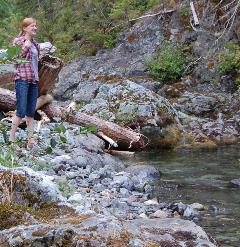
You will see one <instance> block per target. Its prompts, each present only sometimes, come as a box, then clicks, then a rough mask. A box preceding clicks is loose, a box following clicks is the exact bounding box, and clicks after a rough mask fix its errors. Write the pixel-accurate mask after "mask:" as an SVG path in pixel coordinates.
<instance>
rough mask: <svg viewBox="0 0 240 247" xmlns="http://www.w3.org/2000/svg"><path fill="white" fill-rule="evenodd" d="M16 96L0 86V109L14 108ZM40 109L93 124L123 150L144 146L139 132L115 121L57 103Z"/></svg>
mask: <svg viewBox="0 0 240 247" xmlns="http://www.w3.org/2000/svg"><path fill="white" fill-rule="evenodd" d="M15 103H16V98H15V94H14V93H13V92H12V91H10V90H8V89H3V88H0V109H1V110H4V111H12V110H15ZM42 111H43V112H44V113H45V114H46V115H47V116H48V117H49V118H50V119H52V118H54V117H58V118H61V119H62V121H67V122H69V123H72V124H77V125H81V126H89V125H91V126H92V125H94V126H97V128H98V131H99V132H100V133H101V132H102V133H104V135H106V136H108V137H110V138H111V139H112V140H113V141H114V142H116V143H117V145H118V147H119V148H120V149H123V150H128V149H131V150H135V149H141V148H144V147H145V145H146V139H145V137H144V136H142V135H141V134H139V133H136V132H134V131H133V130H131V129H128V128H124V127H121V126H119V125H117V124H115V123H112V122H108V121H105V120H102V119H99V118H97V117H93V116H89V115H87V114H84V113H82V112H75V111H73V112H69V111H67V110H66V109H65V108H63V107H59V106H58V105H57V103H50V104H47V105H45V106H43V107H42Z"/></svg>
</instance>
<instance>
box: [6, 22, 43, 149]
mask: <svg viewBox="0 0 240 247" xmlns="http://www.w3.org/2000/svg"><path fill="white" fill-rule="evenodd" d="M36 31H37V23H36V20H34V19H33V18H25V19H24V20H23V21H22V23H21V32H20V34H19V36H18V37H17V38H15V39H14V40H13V45H15V46H21V47H22V52H21V54H20V55H19V57H20V58H24V59H26V61H27V62H26V63H23V64H17V65H16V73H15V75H14V80H15V89H16V99H17V101H16V115H15V116H14V117H13V120H12V127H11V130H10V137H9V141H11V142H13V141H15V134H16V130H17V128H18V126H19V124H20V123H21V121H22V118H24V117H25V119H26V124H27V130H28V144H27V145H28V147H32V146H33V145H34V144H36V142H35V141H34V139H33V130H34V123H33V122H34V114H35V108H36V103H37V98H38V81H39V77H38V58H39V45H38V44H37V43H36V41H35V40H34V37H35V35H36Z"/></svg>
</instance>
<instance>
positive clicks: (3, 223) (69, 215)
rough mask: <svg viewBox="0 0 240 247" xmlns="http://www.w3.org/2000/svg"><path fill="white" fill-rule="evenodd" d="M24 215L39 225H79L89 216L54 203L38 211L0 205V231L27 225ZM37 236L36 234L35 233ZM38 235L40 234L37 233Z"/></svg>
mask: <svg viewBox="0 0 240 247" xmlns="http://www.w3.org/2000/svg"><path fill="white" fill-rule="evenodd" d="M26 213H29V214H30V215H32V216H33V217H34V218H35V219H36V220H37V221H38V222H39V223H48V224H54V223H57V222H58V223H61V224H80V223H81V222H82V221H83V220H85V219H87V218H88V217H89V216H86V215H84V216H80V215H78V214H76V213H75V210H74V209H71V208H67V207H63V208H62V207H59V206H58V205H57V204H56V203H46V204H43V205H42V206H41V208H40V209H39V210H34V209H32V208H30V207H25V206H23V205H18V204H14V203H1V204H0V230H4V229H9V228H11V227H14V226H18V225H22V224H24V225H29V224H30V222H28V221H27V220H26V217H25V216H26ZM36 234H37V233H36ZM38 234H40V233H38Z"/></svg>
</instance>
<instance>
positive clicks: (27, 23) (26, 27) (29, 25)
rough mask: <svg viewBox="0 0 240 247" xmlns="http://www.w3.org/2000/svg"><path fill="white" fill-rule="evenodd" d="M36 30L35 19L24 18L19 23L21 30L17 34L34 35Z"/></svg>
mask: <svg viewBox="0 0 240 247" xmlns="http://www.w3.org/2000/svg"><path fill="white" fill-rule="evenodd" d="M36 31H37V21H36V20H35V19H33V18H25V19H24V20H23V21H22V23H21V31H20V33H19V36H23V35H26V34H27V35H29V36H30V37H34V36H35V35H36Z"/></svg>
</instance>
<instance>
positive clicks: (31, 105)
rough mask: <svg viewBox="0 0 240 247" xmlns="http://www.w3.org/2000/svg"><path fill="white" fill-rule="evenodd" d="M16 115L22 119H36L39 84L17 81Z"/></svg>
mask: <svg viewBox="0 0 240 247" xmlns="http://www.w3.org/2000/svg"><path fill="white" fill-rule="evenodd" d="M15 89H16V98H17V103H16V108H17V112H16V115H17V116H18V117H20V118H24V117H25V116H27V117H34V115H35V109H36V104H37V98H38V83H37V82H36V83H29V82H27V81H23V80H16V81H15Z"/></svg>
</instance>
